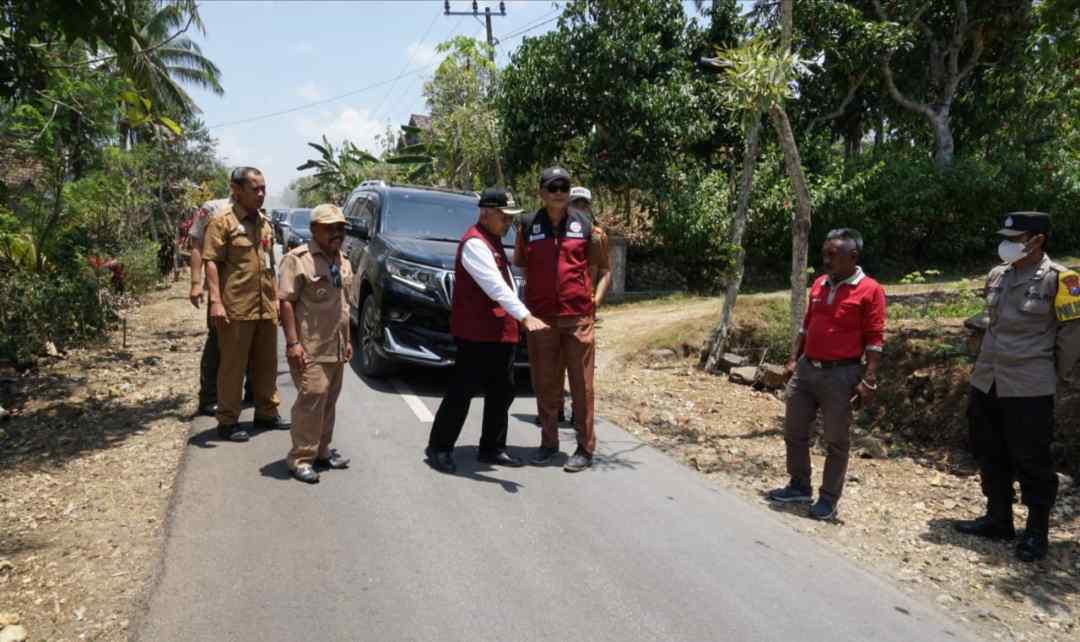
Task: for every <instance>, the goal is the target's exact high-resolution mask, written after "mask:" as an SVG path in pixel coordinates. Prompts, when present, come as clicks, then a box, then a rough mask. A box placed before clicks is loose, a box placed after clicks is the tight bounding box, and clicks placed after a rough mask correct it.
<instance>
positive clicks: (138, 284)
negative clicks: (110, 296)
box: [116, 241, 161, 296]
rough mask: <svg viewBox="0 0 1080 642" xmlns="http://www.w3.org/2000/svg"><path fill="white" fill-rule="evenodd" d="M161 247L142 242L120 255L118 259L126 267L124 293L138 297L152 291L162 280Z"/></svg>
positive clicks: (152, 243)
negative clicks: (159, 256)
mask: <svg viewBox="0 0 1080 642" xmlns="http://www.w3.org/2000/svg"><path fill="white" fill-rule="evenodd" d="M158 251H159V245H158V244H157V243H154V242H153V241H141V242H140V243H138V244H137V245H132V246H130V247H128V248H127V249H125V250H124V251H123V252H121V253H120V255H119V256H118V257H116V259H117V260H118V261H119V262H120V264H121V265H123V266H124V293H125V294H131V295H135V296H138V295H140V294H142V293H144V292H148V291H150V290H151V289H152V288H153V287H154V286H155V285H157V283H158V282H159V281H160V280H161V267H160V263H159V260H158Z"/></svg>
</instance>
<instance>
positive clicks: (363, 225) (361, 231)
mask: <svg viewBox="0 0 1080 642" xmlns="http://www.w3.org/2000/svg"><path fill="white" fill-rule="evenodd" d="M348 226H349V230H351V231H352V233H353V234H355V235H356V236H357V238H359V239H360V240H361V241H367V240H368V239H370V238H371V232H370V230H368V224H367V219H365V218H350V219H348Z"/></svg>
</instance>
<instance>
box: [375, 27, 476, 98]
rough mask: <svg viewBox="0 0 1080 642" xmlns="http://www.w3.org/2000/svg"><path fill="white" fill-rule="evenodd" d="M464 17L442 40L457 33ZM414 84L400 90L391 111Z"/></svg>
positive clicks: (444, 40) (448, 38)
mask: <svg viewBox="0 0 1080 642" xmlns="http://www.w3.org/2000/svg"><path fill="white" fill-rule="evenodd" d="M437 17H438V16H436V18H437ZM464 19H465V18H464V16H461V17H459V18H458V19H457V22H455V23H454V26H452V27H450V31H447V32H446V35H445V36H443V39H442V40H441V41H440V42H446V41H447V40H450V36H452V35H454V34H456V33H457V30H458V27H459V26H461V21H462V20H464ZM440 62H441V61H440ZM412 86H413V84H411V83H410V84H408V85H406V86H405V89H402V90H400V91H398V94H397V96H396V97H395V98H394V106H393V108H392V109H391V112H394V111H397V108H398V107H399V106H400V105H401V99H402V98H403V97H404V96H405V93H406V92H407V91H408V89H409V88H411V87H412Z"/></svg>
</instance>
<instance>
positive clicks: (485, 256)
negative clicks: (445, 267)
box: [461, 238, 529, 321]
mask: <svg viewBox="0 0 1080 642" xmlns="http://www.w3.org/2000/svg"><path fill="white" fill-rule="evenodd" d="M461 265H462V267H464V268H465V271H466V272H468V273H469V276H471V277H472V278H473V280H474V281H476V284H477V285H479V286H480V289H481V290H483V291H484V294H486V295H488V296H489V297H491V300H492V301H494V302H495V303H498V304H499V305H500V306H502V308H503V309H504V310H506V312H507V314H509V315H510V316H512V317H514V318H515V319H517V320H518V321H521V320H522V319H524V318H525V317H527V316H529V309H528V308H526V307H525V304H524V303H522V302H521V300H520V299H518V296H517V292H516V290H517V284H516V283H515V282H514V275H513V274H512V273H511V272H510V269H509V267H507V272H506V274H507V276H509V277H510V283H514V285H508V284H507V283H506V281H505V280H504V279H503V276H502V275H501V274H499V266H498V265H496V264H495V255H494V254H492V253H491V249H490V248H489V247H488V246H487V244H486V243H484V242H483V241H482V240H480V239H477V238H473V239H469V240H468V241H466V242H465V247H464V248H462V250H461Z"/></svg>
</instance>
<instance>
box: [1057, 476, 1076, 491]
mask: <svg viewBox="0 0 1080 642" xmlns="http://www.w3.org/2000/svg"><path fill="white" fill-rule="evenodd" d="M1057 478H1058V492H1059V493H1064V492H1065V491H1067V490H1070V489H1071V488H1072V487H1073V484H1074V483H1075V482H1074V481H1073V478H1072V477H1070V476H1068V475H1066V474H1065V473H1058V474H1057Z"/></svg>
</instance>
